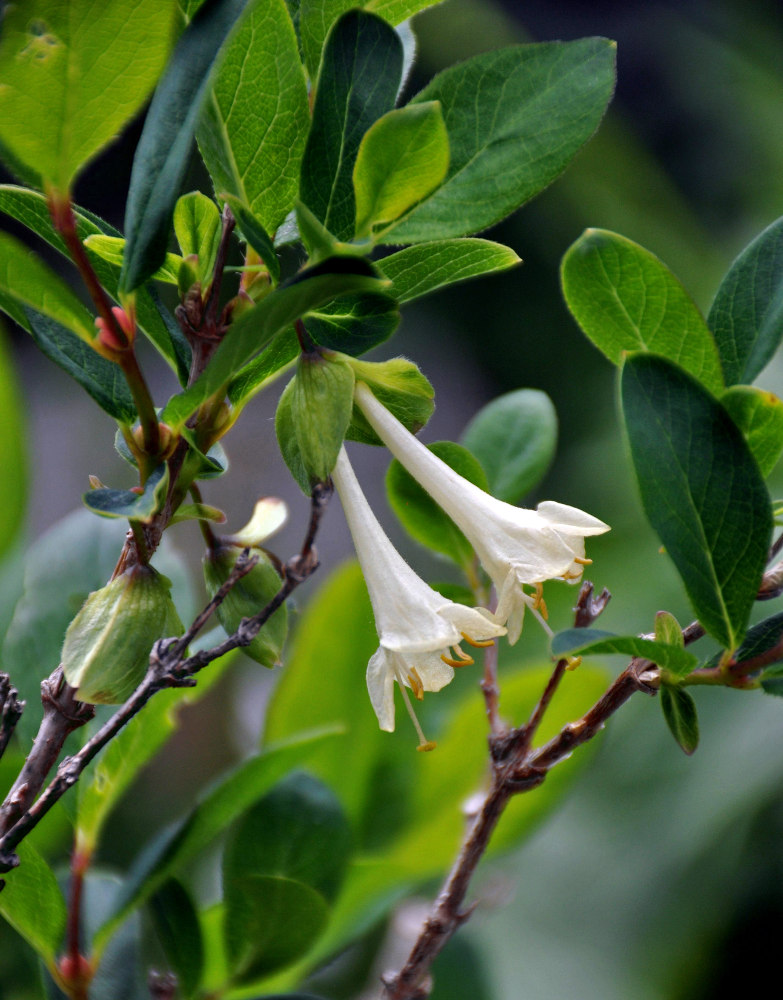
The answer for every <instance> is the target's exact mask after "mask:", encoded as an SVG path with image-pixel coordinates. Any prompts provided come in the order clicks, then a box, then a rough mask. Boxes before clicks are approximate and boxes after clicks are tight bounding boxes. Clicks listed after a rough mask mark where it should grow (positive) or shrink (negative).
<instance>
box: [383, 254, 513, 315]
mask: <svg viewBox="0 0 783 1000" xmlns="http://www.w3.org/2000/svg"><path fill="white" fill-rule="evenodd" d="M521 263H522V262H521V260H520V259H519V257H517V255H516V254H515V253H514V251H513V250H512V249H511V248H510V247H504V246H503V245H502V243H493V242H492V241H491V240H480V239H465V240H440V241H439V242H436V243H419V244H418V245H417V246H412V247H406V248H405V249H404V250H398V251H397V253H393V254H389V256H388V257H384V258H383V260H381V261H379V262H378V266H379V267H380V268H381V270H382V271H383V273H384V274H385V275H386V277H387V278H390V279H391V282H392V289H391V294H392V295H393V296H394V298H395V299H397V301H398V302H399V303H400V305H402V303H403V302H410V301H411V300H412V299H418V298H420V296H422V295H428V294H429V293H430V292H434V291H436V290H437V289H438V288H444V287H445V286H446V285H453V284H455V283H456V282H458V281H467V279H468V278H476V277H478V276H479V275H482V274H491V273H492V272H493V271H505V270H507V269H508V268H510V267H515V266H516V265H517V264H521Z"/></svg>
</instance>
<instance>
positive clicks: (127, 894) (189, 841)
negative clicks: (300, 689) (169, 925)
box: [96, 728, 335, 951]
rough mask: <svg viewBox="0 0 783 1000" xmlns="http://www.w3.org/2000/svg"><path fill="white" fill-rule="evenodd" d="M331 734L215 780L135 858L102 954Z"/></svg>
mask: <svg viewBox="0 0 783 1000" xmlns="http://www.w3.org/2000/svg"><path fill="white" fill-rule="evenodd" d="M334 732H335V729H334V728H332V729H331V730H330V731H325V730H323V729H322V730H321V731H320V732H310V733H300V734H299V735H298V736H297V737H296V738H295V739H292V740H289V741H287V742H285V743H283V742H281V743H279V744H278V745H276V746H274V747H270V748H269V749H268V750H267V751H266V753H263V754H260V755H259V756H257V757H253V758H251V759H250V760H248V761H246V762H245V763H244V764H242V765H240V766H239V767H238V768H236V769H235V770H234V771H232V772H231V773H229V774H228V775H227V776H226V777H224V778H222V779H220V780H218V781H217V782H215V783H214V784H213V785H212V786H211V787H210V788H209V789H208V790H207V791H206V792H205V793H204V794H203V795H202V796H201V798H200V799H199V802H198V803H197V804H196V805H195V806H194V807H193V809H192V810H191V812H190V813H189V814H188V815H187V816H186V817H185V818H184V819H182V820H179V821H178V822H176V823H174V824H173V825H171V826H169V827H168V828H167V829H166V830H164V831H163V833H162V834H161V835H160V836H159V837H158V838H157V839H156V840H154V841H153V842H152V843H151V844H150V845H149V846H148V848H147V849H146V850H145V851H143V852H142V853H141V854H140V855H139V857H138V858H137V859H136V862H135V863H134V865H133V867H132V868H131V870H130V872H129V873H128V877H127V879H126V881H125V883H124V889H123V892H122V895H121V897H120V898H119V899H118V900H117V903H116V905H115V907H114V910H113V912H112V913H111V915H110V916H109V917H107V919H106V921H105V922H104V924H103V926H102V927H101V929H100V932H99V933H98V935H97V936H96V948H97V950H98V951H100V949H101V948H102V947H103V945H105V943H106V941H107V940H108V938H109V937H110V936H111V934H112V932H113V930H114V928H115V927H116V926H117V925H118V924H119V923H120V922H121V921H122V919H123V918H124V917H125V916H126V915H127V914H128V913H129V912H130V911H131V910H132V909H133V908H135V907H136V906H139V905H140V904H141V903H142V902H144V900H146V899H148V898H149V896H150V895H151V894H152V893H153V892H155V890H156V889H157V888H158V887H159V886H160V885H162V884H163V882H164V881H165V880H166V879H167V878H168V877H169V876H170V875H171V874H172V873H173V872H174V871H175V870H176V869H178V868H179V867H180V866H181V865H183V864H185V863H186V862H187V861H189V860H190V859H191V858H193V857H194V856H195V855H197V854H198V853H199V852H200V851H202V850H203V849H204V848H205V847H206V846H207V845H208V844H210V843H211V842H212V840H213V839H214V838H215V837H216V836H217V835H218V834H219V833H221V832H222V831H223V830H224V829H225V828H226V827H227V826H230V824H231V823H233V822H234V820H235V819H237V817H239V816H241V814H242V813H243V812H244V811H245V810H246V809H247V808H249V807H250V806H251V805H252V804H253V803H254V802H256V801H257V800H258V799H259V798H261V796H262V795H264V794H265V793H266V792H267V791H269V789H270V788H271V787H272V786H273V785H274V784H275V783H276V782H277V781H279V780H280V778H281V777H282V776H283V775H284V774H285V773H286V772H287V771H288V770H289V769H290V768H291V767H292V765H294V764H299V763H301V761H302V760H303V758H304V759H306V758H307V756H308V754H309V752H310V750H311V749H315V748H316V747H320V748H321V749H323V743H324V742H326V741H327V740H329V739H330V738H331V737H333V735H334Z"/></svg>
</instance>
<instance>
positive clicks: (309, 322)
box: [305, 293, 400, 357]
mask: <svg viewBox="0 0 783 1000" xmlns="http://www.w3.org/2000/svg"><path fill="white" fill-rule="evenodd" d="M399 322H400V312H399V309H398V307H397V303H396V302H395V300H394V299H393V298H391V297H390V296H388V295H380V294H378V293H371V294H364V295H345V296H342V297H340V298H338V299H332V300H331V302H326V303H324V304H323V305H322V306H318V307H317V308H316V309H312V310H311V311H310V313H309V314H308V316H307V319H306V320H305V327H306V329H307V332H308V333H309V334H310V336H311V337H312V338H313V340H314V341H315V342H316V343H317V344H320V345H321V347H328V348H330V349H331V350H333V351H342V352H343V353H344V354H350V355H351V356H352V357H356V356H358V355H360V354H364V353H365V352H366V351H369V350H370V348H372V347H377V345H378V344H382V343H383V342H384V340H388V339H389V337H391V335H392V334H393V333H394V331H395V330H396V329H397V324H398V323H399Z"/></svg>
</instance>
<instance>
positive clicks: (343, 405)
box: [275, 349, 354, 495]
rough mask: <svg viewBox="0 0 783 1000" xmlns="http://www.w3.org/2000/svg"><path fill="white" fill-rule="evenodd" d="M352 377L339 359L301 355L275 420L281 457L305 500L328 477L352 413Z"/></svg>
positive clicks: (327, 355) (331, 355)
mask: <svg viewBox="0 0 783 1000" xmlns="http://www.w3.org/2000/svg"><path fill="white" fill-rule="evenodd" d="M353 386H354V379H353V372H352V371H351V368H350V366H349V365H348V364H346V362H345V360H344V358H343V356H342V355H336V354H335V353H334V352H333V351H327V350H324V349H317V350H314V351H312V352H309V353H307V354H303V355H302V356H301V357H300V359H299V364H298V366H297V371H296V375H295V376H294V378H293V379H292V380H291V381H290V382H289V383H288V385H287V386H286V389H285V391H284V393H283V395H282V396H281V398H280V404H279V406H278V408H277V414H276V416H275V431H276V432H277V440H278V443H279V445H280V451H281V452H282V454H283V458H284V459H285V461H286V464H287V465H288V468H289V469H290V470H291V474H292V475H293V477H294V479H296V481H297V482H298V483H299V485H300V486H301V488H302V490H303V491H304V492H305V493H306V494H308V495H309V493H310V491H311V489H312V487H313V486H314V485H315V484H316V483H322V482H325V481H326V480H327V479H328V478H329V476H330V475H331V473H332V469H333V468H334V465H335V462H336V461H337V455H338V453H339V451H340V448H341V446H342V443H343V441H344V439H345V433H346V431H347V430H348V425H349V423H350V421H351V412H352V410H353Z"/></svg>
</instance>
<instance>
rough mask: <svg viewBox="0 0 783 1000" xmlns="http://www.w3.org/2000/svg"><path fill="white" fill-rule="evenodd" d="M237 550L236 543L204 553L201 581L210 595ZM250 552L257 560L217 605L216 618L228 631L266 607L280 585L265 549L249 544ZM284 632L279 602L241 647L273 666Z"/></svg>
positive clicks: (285, 626) (277, 660) (231, 565)
mask: <svg viewBox="0 0 783 1000" xmlns="http://www.w3.org/2000/svg"><path fill="white" fill-rule="evenodd" d="M240 551H241V550H240V549H238V548H237V547H236V546H235V545H219V546H218V547H217V548H215V549H212V550H210V551H208V552H207V554H206V555H205V556H204V581H205V583H206V585H207V591H208V593H209V595H210V597H214V595H215V594H216V593H217V591H218V590H219V589H220V587H222V586H223V584H224V583H225V582H226V580H227V579H228V576H229V574H230V573H231V571H232V570H233V568H234V565H235V563H236V561H237V559H238V558H239V555H240ZM250 554H251V555H254V556H258V562H257V563H256V565H255V566H254V567H253V568H252V569H251V570H250V572H249V573H247V574H246V575H245V576H243V577H242V579H241V580H238V581H237V583H235V584H234V586H233V587H232V588H231V590H230V591H229V592H228V595H227V596H226V598H225V600H224V601H223V603H222V604H221V605H220V607H219V608H218V609H217V616H218V621H219V622H220V624H221V625H222V626H223V628H224V629H225V630H226V632H228V634H229V635H231V634H232V633H234V632H236V630H237V628H239V623H240V622H241V621H242V619H243V618H250V617H252V616H253V615H256V614H258V612H259V611H261V610H262V609H263V608H265V607H266V605H267V604H269V602H270V601H271V600H272V598H273V597H274V596H275V594H276V593H277V592H278V590H280V587H281V586H282V581H281V579H280V574H279V573H278V571H277V570H276V569H275V566H274V563H273V562H272V560H271V559H270V558H269V556H268V555H267V554H266V552H264V550H263V549H259V548H251V549H250ZM287 634H288V612H287V611H286V606H285V604H282V605H281V606H280V607H279V608H278V609H277V611H275V613H274V614H273V615H272V617H271V618H270V619H269V621H268V622H266V624H265V625H264V626H263V628H262V629H261V631H260V632H259V633H258V635H257V636H256V637H255V639H253V641H252V642H251V643H250V645H249V646H245V647H244V651H245V653H247V655H248V656H249V657H250V658H251V659H253V660H255V661H256V663H260V664H261V665H262V666H264V667H274V666H276V665H277V664H279V663H280V654H281V653H282V651H283V645H284V643H285V640H286V635H287Z"/></svg>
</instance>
